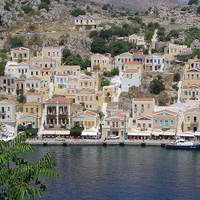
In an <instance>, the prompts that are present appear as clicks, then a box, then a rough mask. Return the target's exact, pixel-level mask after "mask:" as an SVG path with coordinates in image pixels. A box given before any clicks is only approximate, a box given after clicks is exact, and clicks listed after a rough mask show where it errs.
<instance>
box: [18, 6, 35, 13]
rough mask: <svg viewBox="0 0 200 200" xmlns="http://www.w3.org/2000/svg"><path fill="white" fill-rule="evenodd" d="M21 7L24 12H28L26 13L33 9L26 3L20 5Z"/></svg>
mask: <svg viewBox="0 0 200 200" xmlns="http://www.w3.org/2000/svg"><path fill="white" fill-rule="evenodd" d="M21 9H22V10H23V11H24V12H25V13H26V14H28V13H30V12H33V11H34V10H33V8H31V7H29V6H27V5H22V6H21Z"/></svg>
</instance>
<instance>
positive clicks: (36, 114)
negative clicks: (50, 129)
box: [20, 102, 43, 128]
mask: <svg viewBox="0 0 200 200" xmlns="http://www.w3.org/2000/svg"><path fill="white" fill-rule="evenodd" d="M42 112H43V104H42V103H40V102H29V103H25V104H24V105H23V116H22V117H20V124H21V125H23V126H25V127H27V128H39V127H40V125H41V124H40V123H41V116H42Z"/></svg>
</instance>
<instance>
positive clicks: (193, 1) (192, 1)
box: [188, 0, 199, 5]
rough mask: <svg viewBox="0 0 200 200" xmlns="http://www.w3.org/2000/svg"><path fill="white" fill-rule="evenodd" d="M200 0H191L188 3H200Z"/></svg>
mask: <svg viewBox="0 0 200 200" xmlns="http://www.w3.org/2000/svg"><path fill="white" fill-rule="evenodd" d="M198 3H199V0H189V2H188V5H192V4H196V5H197V4H198Z"/></svg>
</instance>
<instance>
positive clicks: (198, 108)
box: [187, 107, 200, 111]
mask: <svg viewBox="0 0 200 200" xmlns="http://www.w3.org/2000/svg"><path fill="white" fill-rule="evenodd" d="M191 110H200V107H197V108H190V109H188V110H187V111H191Z"/></svg>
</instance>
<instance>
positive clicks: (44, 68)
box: [42, 67, 51, 70]
mask: <svg viewBox="0 0 200 200" xmlns="http://www.w3.org/2000/svg"><path fill="white" fill-rule="evenodd" d="M42 70H51V68H50V67H43V68H42Z"/></svg>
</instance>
